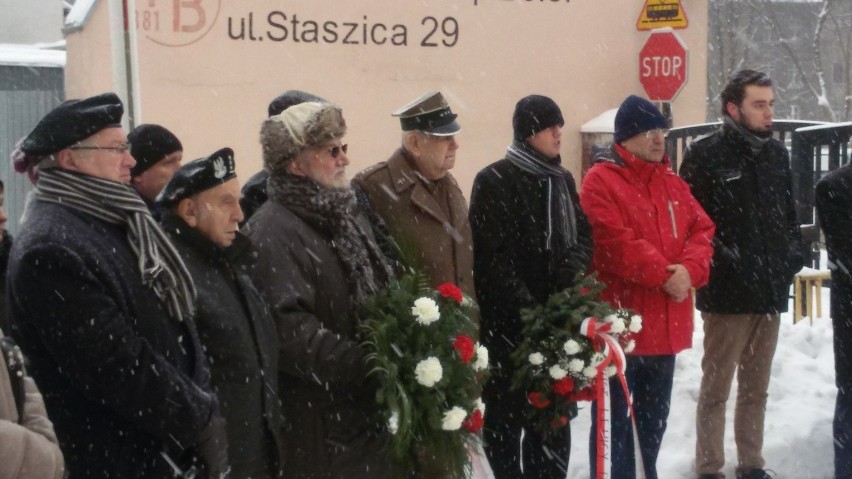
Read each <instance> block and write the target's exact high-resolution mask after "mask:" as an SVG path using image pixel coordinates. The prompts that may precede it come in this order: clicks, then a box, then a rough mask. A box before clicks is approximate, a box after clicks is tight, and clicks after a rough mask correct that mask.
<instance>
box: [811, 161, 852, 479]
mask: <svg viewBox="0 0 852 479" xmlns="http://www.w3.org/2000/svg"><path fill="white" fill-rule="evenodd" d="M816 210H817V215H818V216H819V223H820V226H821V227H822V232H823V234H825V246H826V249H828V257H829V263H828V267H829V268H830V269H831V321H832V324H833V325H834V369H835V373H836V374H835V383H836V384H837V400H836V403H835V408H834V426H833V429H834V478H835V479H852V350H850V344H852V164H848V163H847V164H846V166H842V167H840V168H838V169H836V170H834V171H832V172H831V173H828V174H827V175H825V176H824V177H823V178H822V179H821V180H820V181H819V182H818V183H817V184H816Z"/></svg>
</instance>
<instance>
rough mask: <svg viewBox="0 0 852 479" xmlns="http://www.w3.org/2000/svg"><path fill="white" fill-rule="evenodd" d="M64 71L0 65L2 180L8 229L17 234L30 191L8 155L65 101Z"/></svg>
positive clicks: (0, 169) (24, 177)
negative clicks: (37, 124)
mask: <svg viewBox="0 0 852 479" xmlns="http://www.w3.org/2000/svg"><path fill="white" fill-rule="evenodd" d="M64 84H65V80H64V71H63V69H62V68H56V67H31V66H9V65H0V179H2V180H3V183H5V203H4V207H5V209H6V214H7V215H8V216H9V222H8V223H7V225H6V229H8V230H9V232H10V233H11V234H12V235H15V234H16V233H17V232H18V221H19V220H20V218H21V213H23V210H24V201H25V199H26V196H27V192H29V191H30V190H31V189H32V185H31V184H30V181H29V179H28V178H27V177H26V175H19V174H17V173H15V170H14V169H13V168H12V165H11V162H10V161H9V154H10V153H11V152H12V148H14V147H15V143H16V142H17V141H18V140H19V139H21V138H23V137H24V135H26V134H27V133H29V132H30V130H32V129H33V127H34V126H35V125H36V123H38V121H39V120H40V119H41V118H42V117H43V116H44V115H45V114H47V112H49V111H50V110H52V109H53V108H55V107H56V106H57V105H59V104H60V103H61V102H62V101H63V100H64V98H65V93H64V92H65V86H64Z"/></svg>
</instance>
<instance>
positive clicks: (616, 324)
mask: <svg viewBox="0 0 852 479" xmlns="http://www.w3.org/2000/svg"><path fill="white" fill-rule="evenodd" d="M626 330H627V327H626V326H624V320H622V319H621V318H618V319H616V320H615V321H613V322H612V327H611V328H610V329H609V331H610V332H611V333H612V334H621V333H623V332H624V331H626Z"/></svg>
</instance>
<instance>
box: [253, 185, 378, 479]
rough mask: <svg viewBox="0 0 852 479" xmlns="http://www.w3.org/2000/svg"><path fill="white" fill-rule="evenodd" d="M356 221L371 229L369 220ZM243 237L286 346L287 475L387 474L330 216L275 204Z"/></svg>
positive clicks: (282, 379) (327, 478)
mask: <svg viewBox="0 0 852 479" xmlns="http://www.w3.org/2000/svg"><path fill="white" fill-rule="evenodd" d="M357 221H358V222H359V223H360V225H361V227H362V229H363V230H365V231H367V230H369V228H370V226H369V222H368V221H367V220H366V218H364V217H363V216H358V217H357ZM245 232H246V234H247V235H248V237H249V238H250V239H251V240H252V243H254V245H255V247H256V248H257V252H258V253H257V254H258V257H257V262H256V265H255V268H254V274H253V278H254V280H255V284H256V285H257V287H258V289H260V292H261V294H262V295H263V297H264V299H265V300H266V302H267V304H269V307H270V309H271V311H272V316H273V318H274V320H275V322H276V325H277V327H278V334H279V339H280V341H281V343H280V344H281V357H280V371H281V373H280V375H279V391H280V396H281V400H282V416H283V417H282V419H283V426H282V434H281V440H282V443H283V451H284V476H285V477H298V478H302V479H314V478H323V479H331V478H334V479H344V478H345V479H359V478H363V479H368V478H369V479H382V478H385V477H389V476H390V461H389V456H388V455H387V454H386V453H385V452H384V446H385V434H386V433H383V432H381V431H382V430H383V427H382V426H380V425H379V423H378V419H377V416H376V415H375V412H376V407H377V406H376V399H375V393H376V387H375V385H372V386H371V385H370V384H369V383H368V381H367V380H366V367H365V363H364V351H363V350H362V349H361V347H360V345H359V340H358V324H359V323H358V319H357V317H356V315H355V314H354V311H353V302H352V293H351V291H350V288H351V287H350V281H349V279H348V277H347V273H346V271H345V269H344V266H343V264H342V263H341V261H340V259H339V258H338V255H337V253H336V251H335V249H334V247H333V246H332V243H331V233H330V231H329V230H328V229H327V225H326V221H325V219H324V218H322V217H320V216H318V215H315V214H312V213H310V212H307V211H304V210H297V211H294V210H290V209H289V208H287V207H285V206H283V205H282V204H280V203H278V202H277V201H274V200H270V201H267V202H266V203H265V204H264V205H263V206H261V207H260V209H259V210H258V211H257V213H255V215H254V216H253V217H252V218H251V219H250V220H249V222H248V224H247V225H246V228H245Z"/></svg>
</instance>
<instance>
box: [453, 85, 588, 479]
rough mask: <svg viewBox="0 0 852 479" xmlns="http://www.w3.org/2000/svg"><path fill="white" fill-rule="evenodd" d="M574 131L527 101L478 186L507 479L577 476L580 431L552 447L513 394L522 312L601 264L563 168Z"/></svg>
mask: <svg viewBox="0 0 852 479" xmlns="http://www.w3.org/2000/svg"><path fill="white" fill-rule="evenodd" d="M564 124H565V121H564V120H563V118H562V111H561V110H560V109H559V106H558V105H556V102H554V101H553V100H552V99H550V98H548V97H545V96H541V95H530V96H527V97H524V98H522V99H521V100H520V101H518V103H517V104H516V105H515V112H514V114H513V117H512V127H513V130H514V139H513V141H512V144H511V145H510V146H509V147H508V149H507V154H506V157H505V158H504V159H502V160H500V161H497V162H495V163H493V164H491V165H489V166H487V167H485V168H484V169H483V170H482V171H480V172H479V173H478V174H477V175H476V179H475V180H474V182H473V193H472V194H471V200H470V224H471V228H472V231H473V251H474V255H473V260H474V263H473V268H474V269H473V271H474V278H476V294H477V297H478V298H479V305H480V310H481V315H482V318H481V328H480V337H481V338H482V342H483V343H485V344H486V345H487V346H488V350H489V351H490V355H491V357H492V359H493V364H494V367H493V369H492V376H491V379H490V380H489V382H488V384H487V385H486V387H485V391H484V393H483V399H484V401H485V403H486V404H488V426H486V427H485V429H484V431H485V432H484V438H485V452H486V453H487V454H488V460H489V462H490V463H491V468H492V469H493V471H494V476H495V477H496V478H497V479H517V478H535V479H539V478H541V479H564V478H565V474H566V472H567V470H568V459H569V457H570V452H571V448H570V443H571V433H570V423H569V426H568V427H566V428H565V430H564V431H559V432H558V433H554V434H553V435H552V437H551V438H550V439H544V438H543V437H542V436H541V435H540V434H539V433H538V432H537V431H536V430H535V429H534V428H532V427H531V424H530V423H529V422H528V421H527V420H525V418H524V416H525V415H524V412H523V411H524V409H525V408H528V407H530V405H529V402H528V401H527V396H526V394H525V393H524V392H522V391H511V384H512V376H513V374H514V369H515V368H514V365H513V363H512V360H511V358H510V355H511V354H512V352H513V351H514V350H515V347H516V346H517V344H519V343H520V340H521V331H522V329H523V324H522V323H521V319H520V310H521V309H522V308H526V307H532V306H535V305H536V304H543V303H545V302H546V301H547V299H548V298H549V297H550V295H552V294H553V293H556V292H559V291H562V290H564V289H566V288H568V287H570V286H572V285H574V284H575V281H576V280H577V278H578V277H579V276H581V275H583V274H584V273H585V271H586V269H587V268H588V266H589V262H590V261H591V257H592V232H591V228H590V226H589V223H588V221H587V220H586V216H585V215H584V214H583V211H582V210H581V209H580V202H579V198H578V197H577V189H576V186H575V184H574V177H573V176H572V175H571V173H570V172H569V171H567V170H565V169H564V168H563V167H562V166H561V165H560V162H561V161H562V158H561V156H560V150H561V145H562V126H563V125H564Z"/></svg>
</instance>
